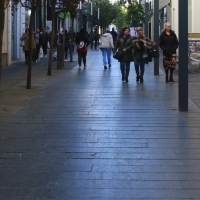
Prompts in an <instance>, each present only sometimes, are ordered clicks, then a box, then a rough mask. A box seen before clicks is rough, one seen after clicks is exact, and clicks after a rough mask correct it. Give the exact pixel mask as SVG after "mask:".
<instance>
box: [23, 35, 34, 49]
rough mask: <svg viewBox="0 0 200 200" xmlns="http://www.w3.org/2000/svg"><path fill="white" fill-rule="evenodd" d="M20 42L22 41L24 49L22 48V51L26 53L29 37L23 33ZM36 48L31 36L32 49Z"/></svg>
mask: <svg viewBox="0 0 200 200" xmlns="http://www.w3.org/2000/svg"><path fill="white" fill-rule="evenodd" d="M20 40H21V41H23V40H24V47H23V50H24V51H28V49H29V36H27V35H26V33H24V34H23V35H22V37H21V38H20ZM35 48H36V46H35V40H34V37H33V35H32V49H35Z"/></svg>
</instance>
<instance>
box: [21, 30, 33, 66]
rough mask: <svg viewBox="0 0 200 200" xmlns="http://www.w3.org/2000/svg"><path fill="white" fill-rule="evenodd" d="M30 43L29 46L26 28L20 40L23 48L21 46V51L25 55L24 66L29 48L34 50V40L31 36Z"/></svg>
mask: <svg viewBox="0 0 200 200" xmlns="http://www.w3.org/2000/svg"><path fill="white" fill-rule="evenodd" d="M31 39H32V42H31V46H29V29H28V28H27V29H26V30H25V33H24V34H23V35H22V37H21V38H20V40H21V41H24V46H23V51H24V54H25V60H26V64H28V50H29V48H30V47H31V48H32V49H35V48H36V46H35V40H34V37H33V34H32V38H31Z"/></svg>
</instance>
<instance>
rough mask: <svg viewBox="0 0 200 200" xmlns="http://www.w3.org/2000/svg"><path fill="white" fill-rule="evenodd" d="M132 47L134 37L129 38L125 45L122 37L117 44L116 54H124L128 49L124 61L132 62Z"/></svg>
mask: <svg viewBox="0 0 200 200" xmlns="http://www.w3.org/2000/svg"><path fill="white" fill-rule="evenodd" d="M131 45H132V37H131V36H129V37H128V39H127V42H126V43H125V41H124V38H123V36H122V37H120V38H119V39H118V40H117V42H116V45H115V48H114V53H115V52H116V51H117V50H118V51H120V52H123V49H126V51H125V52H124V59H123V60H122V61H126V62H131V61H132V48H130V47H131Z"/></svg>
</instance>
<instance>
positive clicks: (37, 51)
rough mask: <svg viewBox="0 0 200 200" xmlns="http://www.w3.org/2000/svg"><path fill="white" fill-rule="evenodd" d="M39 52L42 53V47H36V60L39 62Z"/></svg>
mask: <svg viewBox="0 0 200 200" xmlns="http://www.w3.org/2000/svg"><path fill="white" fill-rule="evenodd" d="M39 52H40V45H36V60H38V57H39Z"/></svg>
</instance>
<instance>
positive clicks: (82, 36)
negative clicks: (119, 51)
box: [75, 29, 90, 70]
mask: <svg viewBox="0 0 200 200" xmlns="http://www.w3.org/2000/svg"><path fill="white" fill-rule="evenodd" d="M75 43H76V45H77V47H76V50H77V53H78V64H79V70H81V63H82V61H83V64H84V68H85V69H86V68H87V65H86V56H87V51H88V45H89V43H90V42H89V39H88V37H87V35H86V33H85V31H84V29H81V30H80V33H79V34H78V36H77V37H76V40H75Z"/></svg>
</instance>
